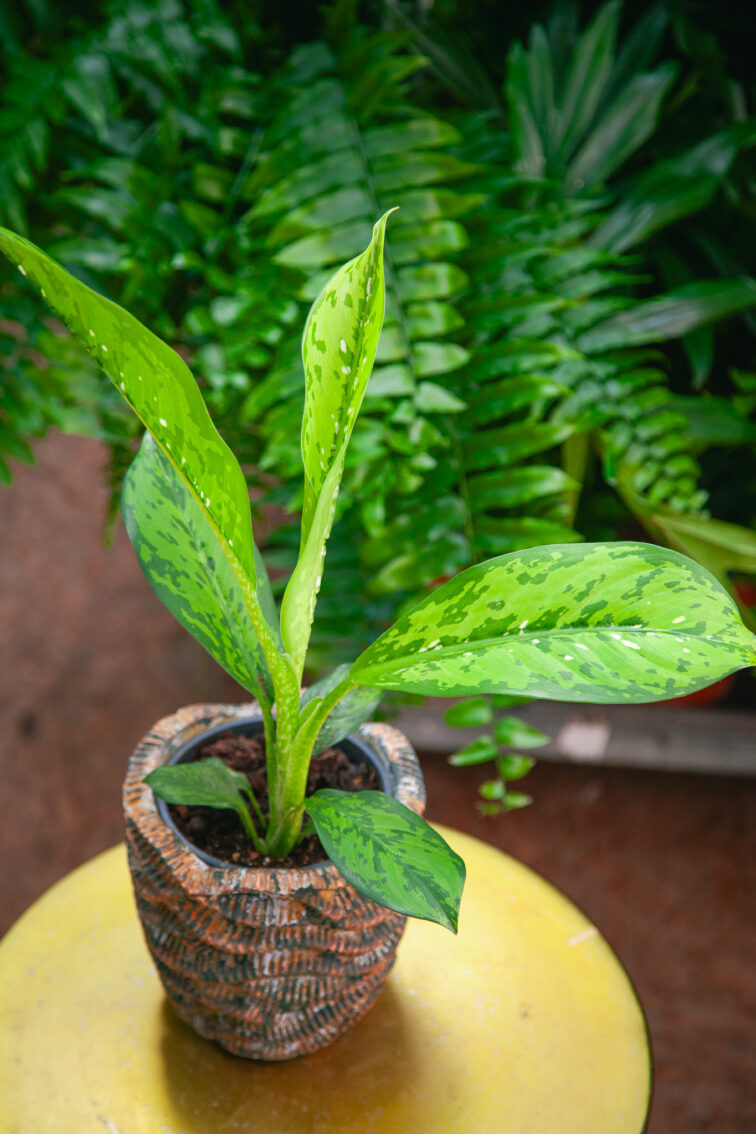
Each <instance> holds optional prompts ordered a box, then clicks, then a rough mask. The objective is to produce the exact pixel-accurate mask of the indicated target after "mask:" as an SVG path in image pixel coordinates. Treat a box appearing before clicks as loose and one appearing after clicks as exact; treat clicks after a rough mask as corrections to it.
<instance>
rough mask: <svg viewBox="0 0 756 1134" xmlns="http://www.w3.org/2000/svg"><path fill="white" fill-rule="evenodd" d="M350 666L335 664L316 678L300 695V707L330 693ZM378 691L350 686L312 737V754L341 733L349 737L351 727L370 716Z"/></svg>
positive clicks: (340, 737)
mask: <svg viewBox="0 0 756 1134" xmlns="http://www.w3.org/2000/svg"><path fill="white" fill-rule="evenodd" d="M349 669H350V666H349V665H348V664H345V665H337V666H336V668H335V669H334V670H332V671H331V673H329V674H328V675H327V676H326V677H324V678H322V679H321V680H320V681H316V682H315V684H314V685H311V686H310V687H309V689H306V690H305V692H304V693H303V694H302V699H301V701H300V709H301V710H304V708H305V707H306V706H307V705H310V704H314V703H315V702H318V701H321V700H322V699H323V698H324V697H325V696H326V694H328V693H331V692H332V691H333V690H334V689H335V688H336V687H337V686H338V685H340V684H341V682H342V681H344V680H345V678H347V677H348V676H349ZM381 697H382V694H381V693H378V692H377V691H376V690H375V689H365V688H363V687H362V686H357V688H356V689H350V690H349V691H348V693H346V694H345V695H344V696H343V697H342V698H341V700H340V701H338V702H337V704H336V706H335V707H334V708H333V709H332V710H331V712H330V713H329V714H328V717H327V719H326V721H325V723H324V724H323V725H322V726H321V728H320V732H319V733H318V735H317V738H316V740H315V747H314V748H313V755H317V753H318V752H322V751H323V749H324V748H328V747H329V746H330V745H331V744H338V742H339V741H340V740H343V739H344V737H345V736H349V734H350V733H352V732H354V730H355V729H357V728H359V726H360V725H361V724H364V723H365V721H366V720H367V719H368V718H369V717H370V716H371V715H372V713H373V712H374V711H375V709H376V708H377V707H378V704H379V703H380V700H381Z"/></svg>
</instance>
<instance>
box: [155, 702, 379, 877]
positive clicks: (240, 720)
mask: <svg viewBox="0 0 756 1134" xmlns="http://www.w3.org/2000/svg"><path fill="white" fill-rule="evenodd" d="M263 727H264V726H263V721H262V719H261V717H259V716H246V717H236V718H235V719H234V720H230V721H222V722H221V723H220V724H217V725H212V726H211V727H210V728H207V729H204V730H203V731H202V732H200V733H198V734H196V735H195V736H192V737H191V738H190V739H189V740H187V741H185V742H184V743H183V744H182V745H180V746H179V747H178V748H177V749H176V751H175V752H174V753H173V755H172V756H171V758H170V760H167V761H166V764H165V766H166V767H169V766H170V765H171V764H183V763H186V762H187V761H188V759H189V757H190V756H191V755H192V754H193V753H194V752H195V751H196V750H197V749H198V748H200V747H201V746H202V745H203V744H207V742H208V741H209V740H215V739H216V737H219V736H225V735H227V734H228V733H229V732H235V733H241V734H242V735H243V736H255V735H257V734H258V733H260V732H262V731H263ZM329 747H332V748H340V749H341V750H342V752H344V753H346V755H347V756H349V757H352V758H353V761H354V762H355V763H365V762H367V763H368V764H370V765H372V767H373V768H375V770H376V772H377V773H378V778H379V780H380V781H381V790H382V791H384V792H385V793H386V794H387V795H392V794H393V791H392V784H391V781H390V779H389V776H388V770H387V768H386V767H385V765H384V764H383V763H382V762H381V761H380V760H379V759H378V755H377V753H376V752H375V751H374V749H373V748H371V746H370V745H369V744H367V743H366V741H364V740H363V739H362V737H360V736H356V735H352V736H348V737H345V738H344V739H343V740H339V741H338V742H337V743H336V744H333V745H330V746H329ZM154 799H155V805H156V807H157V811H158V814H159V815H160V818H161V819H162V820H163V822H164V823H165V824H166V826H167V827H170V829H171V830H172V831H173V833H174V834H175V835H176V836H177V837H178V838H179V839H180V840H181V842H182V843H183V844H184V846H186V847H187V848H188V850H190V851H191V853H192V854H193V855H196V857H197V858H199V859H200V860H201V861H202V862H204V863H206V864H207V865H208V866H214V867H220V868H222V869H228V870H240V869H243V870H250V869H252V870H254V869H258V870H275V869H277V868H276V867H275V866H267V867H266V866H260V867H254V866H251V864H250V863H239V862H228V861H227V860H226V859H223V858H215V856H214V855H211V854H207V853H206V852H205V851H203V850H200V848H199V847H198V846H195V844H194V843H193V842H192V841H191V839H188V838H187V837H186V835H185V834H184V833H183V832H182V831H181V830H179V828H178V826H177V824H176V823H175V822H174V820H173V817H172V816H171V813H170V811H169V806H168V804H167V803H166V801H165V800H164V799H161V798H160V796H158V795H155V796H154ZM329 864H330V859H327V858H324V859H321V860H320V861H319V862H311V863H309V864H308V865H306V866H298V867H296V869H297V870H316V869H318V868H321V867H323V866H328V865H329ZM278 869H280V867H279V868H278Z"/></svg>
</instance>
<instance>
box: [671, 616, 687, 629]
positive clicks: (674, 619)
mask: <svg viewBox="0 0 756 1134" xmlns="http://www.w3.org/2000/svg"><path fill="white" fill-rule="evenodd" d="M684 621H685V615H684V614H678V616H677V618H673V619H672V625H673V626H676V625H677V623H678V622H684Z"/></svg>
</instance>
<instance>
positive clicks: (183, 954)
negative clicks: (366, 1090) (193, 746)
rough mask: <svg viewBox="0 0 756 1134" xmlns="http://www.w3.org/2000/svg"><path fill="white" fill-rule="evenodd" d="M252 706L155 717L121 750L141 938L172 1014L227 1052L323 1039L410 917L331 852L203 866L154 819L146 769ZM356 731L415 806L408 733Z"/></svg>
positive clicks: (385, 966)
mask: <svg viewBox="0 0 756 1134" xmlns="http://www.w3.org/2000/svg"><path fill="white" fill-rule="evenodd" d="M257 715H259V711H258V710H257V709H256V706H253V705H190V706H188V707H186V708H184V709H180V710H179V712H177V713H175V714H174V715H173V716H170V717H164V718H163V720H161V721H159V722H158V723H157V724H156V725H155V727H154V728H153V729H152V730H151V731H150V732H149V733H148V734H147V735H146V736H145V737H144V739H143V740H142V741H141V743H140V744H139V746H138V747H137V749H136V751H135V752H134V754H133V756H132V757H131V759H130V761H129V768H128V772H127V776H126V781H125V783H124V793H123V799H124V810H125V814H126V842H127V846H128V853H129V864H130V866H131V874H132V879H133V882H134V891H135V895H136V901H137V908H138V910H139V916H140V918H141V921H142V927H143V929H144V934H145V937H146V939H147V945H148V947H149V949H150V952H151V953H152V957H153V959H154V961H155V964H156V966H157V970H158V973H159V975H160V979H161V981H162V983H163V987H164V988H165V991H166V993H167V995H168V997H169V999H170V1001H171V1003H172V1004H173V1006H174V1008H175V1010H176V1012H177V1013H178V1015H179V1016H180V1017H181V1018H182V1019H183V1020H184V1021H186V1023H188V1024H190V1025H191V1027H193V1028H194V1029H195V1030H196V1031H197V1032H199V1034H200V1035H202V1036H205V1037H206V1038H207V1039H212V1040H216V1041H217V1042H218V1043H219V1044H221V1046H222V1047H224V1048H226V1050H227V1051H231V1052H233V1053H234V1054H235V1055H241V1056H245V1057H247V1058H250V1059H267V1060H282V1059H292V1058H294V1057H295V1056H298V1055H305V1054H307V1053H309V1052H312V1051H316V1050H317V1049H318V1048H321V1047H325V1046H326V1045H327V1044H329V1043H331V1042H332V1041H333V1040H335V1039H336V1038H337V1037H338V1036H340V1035H341V1034H342V1033H343V1032H344V1031H346V1029H347V1028H349V1027H350V1026H351V1025H352V1024H354V1023H356V1022H357V1021H358V1020H360V1019H361V1018H362V1016H364V1015H365V1013H366V1012H367V1010H368V1009H369V1008H370V1007H371V1005H372V1004H373V1003H374V1001H375V1000H376V998H377V996H378V994H379V992H380V991H381V988H382V987H383V984H384V982H385V980H386V977H387V976H388V974H389V971H390V969H391V966H392V965H393V963H394V957H395V953H396V946H397V944H398V942H399V938H400V937H401V935H402V932H403V930H404V926H405V922H406V918H404V917H402V916H401V915H400V914H397V913H394V912H392V911H391V910H386V909H384V908H383V907H382V906H379V905H377V904H376V903H375V902H373V901H371V900H370V899H369V898H365V897H363V896H362V895H361V894H358V893H357V891H356V890H355V889H354V887H353V886H351V885H350V884H349V883H348V882H347V881H346V880H345V879H344V878H342V876H341V875H340V874H339V872H338V870H337V869H336V867H335V866H333V865H332V864H331V863H330V862H324V863H322V864H316V865H314V866H309V867H303V868H300V869H295V868H282V867H260V868H253V867H234V866H228V867H214V866H209V865H207V864H206V863H204V862H203V861H202V860H201V859H199V858H198V857H197V856H196V855H195V854H193V853H192V851H191V850H190V849H189V848H188V846H187V844H186V843H185V842H184V840H183V839H182V838H181V837H180V836H179V835H178V834H177V833H176V832H175V831H173V830H172V829H171V828H170V827H168V826H167V825H166V824H165V823H164V822H163V820H162V819H161V817H160V815H159V814H158V811H157V807H156V805H155V798H154V795H153V793H152V791H151V789H150V788H148V787H147V786H146V785H145V784H144V783H143V782H142V781H143V780H144V777H145V776H146V775H147V774H148V773H149V772H151V771H152V770H153V769H154V768H157V767H159V766H160V765H162V764H165V763H166V762H167V761H168V760H170V758H171V756H172V755H173V754H174V753H175V752H176V751H177V750H178V748H179V747H180V746H181V745H182V744H184V743H186V741H188V740H190V739H192V738H193V737H194V736H196V735H199V734H200V733H202V732H204V731H205V730H206V729H207V728H211V727H212V726H213V725H217V724H221V723H225V722H229V723H232V722H233V721H235V720H236V719H238V718H239V717H246V718H249V717H252V716H257ZM358 735H359V737H360V739H361V740H363V741H365V742H366V743H368V744H369V746H370V747H371V749H372V750H373V751H374V752H375V753H376V755H377V757H378V759H379V761H380V762H381V764H382V765H383V766H384V769H385V770H387V771H388V778H389V782H390V783H392V784H393V791H392V794H393V795H394V796H395V797H396V798H397V799H398V800H400V802H402V803H404V804H406V806H407V807H409V808H411V809H412V810H413V811H415V812H417V814H418V815H421V814H422V812H423V809H424V805H425V791H424V787H423V781H422V775H421V773H420V768H419V765H418V763H417V758H416V756H415V753H414V752H413V750H412V747H411V746H410V744H409V742H408V741H407V740H406V739H405V737H404V736H403V735H402V734H401V733H400V732H397V730H396V729H394V728H391V727H390V726H388V725H384V724H371V725H363V726H362V728H361V729H360V730H359V734H358Z"/></svg>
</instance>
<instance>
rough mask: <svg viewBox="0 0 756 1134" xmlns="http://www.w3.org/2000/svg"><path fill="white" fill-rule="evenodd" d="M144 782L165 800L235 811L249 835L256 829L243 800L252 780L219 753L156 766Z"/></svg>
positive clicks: (250, 790)
mask: <svg viewBox="0 0 756 1134" xmlns="http://www.w3.org/2000/svg"><path fill="white" fill-rule="evenodd" d="M144 782H145V783H146V784H148V785H149V786H150V787H151V788H152V790H153V791H154V793H155V795H157V796H159V797H160V798H161V799H164V800H165V802H166V803H177V804H184V805H186V806H189V807H216V808H219V809H221V810H224V811H225V810H228V811H235V812H236V814H237V815H238V816H239V818H240V819H241V821H242V824H243V826H244V829H245V831H246V832H247V834H251V832H250V828H252V832H254V827H253V824H252V820H251V818H250V814H249V810H248V808H247V805H246V803H245V802H244V800H243V799H242V793H244V794H245V795H248V796H250V797H251V795H252V788H251V786H250V782H249V780H248V779H247V777H246V776H245V775H244V773H243V772H237V771H234V769H233V768H229V767H228V766H227V765H226V764H224V763H223V761H222V760H220V759H218V757H217V756H211V757H209V758H208V759H207V760H195V761H193V762H192V763H188V764H172V765H170V766H163V767H160V768H155V770H154V771H152V772H150V774H149V775H148V776H145V777H144Z"/></svg>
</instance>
